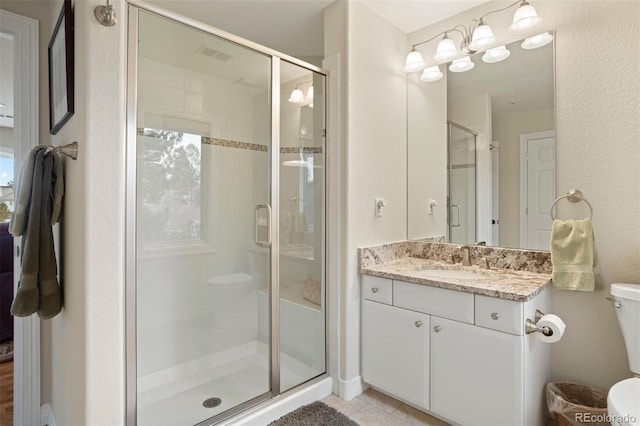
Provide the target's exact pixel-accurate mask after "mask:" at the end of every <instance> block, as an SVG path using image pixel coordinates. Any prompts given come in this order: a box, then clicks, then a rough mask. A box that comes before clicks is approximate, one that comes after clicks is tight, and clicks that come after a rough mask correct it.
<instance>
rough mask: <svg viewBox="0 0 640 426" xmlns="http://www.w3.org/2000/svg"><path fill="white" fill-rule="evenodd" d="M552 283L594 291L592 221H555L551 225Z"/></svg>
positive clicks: (560, 286) (564, 288) (557, 285)
mask: <svg viewBox="0 0 640 426" xmlns="http://www.w3.org/2000/svg"><path fill="white" fill-rule="evenodd" d="M551 264H552V265H553V286H554V287H555V288H559V289H563V290H578V291H593V290H594V277H593V228H592V226H591V220H589V219H583V220H555V221H554V222H553V226H552V228H551Z"/></svg>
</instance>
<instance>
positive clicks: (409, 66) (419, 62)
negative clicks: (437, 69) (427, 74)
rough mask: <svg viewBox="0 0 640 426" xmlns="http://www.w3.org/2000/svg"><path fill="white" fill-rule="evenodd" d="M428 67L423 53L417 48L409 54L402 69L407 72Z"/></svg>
mask: <svg viewBox="0 0 640 426" xmlns="http://www.w3.org/2000/svg"><path fill="white" fill-rule="evenodd" d="M426 67H427V64H426V63H425V62H424V59H423V58H422V55H421V54H420V52H418V51H417V50H412V51H411V52H409V54H408V55H407V61H406V62H405V64H404V67H403V68H402V71H404V72H406V73H411V72H418V71H422V70H423V69H425V68H426Z"/></svg>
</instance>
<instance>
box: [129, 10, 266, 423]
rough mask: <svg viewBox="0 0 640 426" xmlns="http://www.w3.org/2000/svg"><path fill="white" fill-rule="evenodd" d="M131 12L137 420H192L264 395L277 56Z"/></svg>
mask: <svg viewBox="0 0 640 426" xmlns="http://www.w3.org/2000/svg"><path fill="white" fill-rule="evenodd" d="M131 10H132V12H131V15H130V16H131V19H132V20H133V21H134V23H137V26H138V28H137V29H138V44H137V46H136V47H134V49H137V57H136V61H137V80H136V84H137V102H136V104H137V111H136V120H135V121H136V127H137V139H136V153H135V157H136V158H137V161H136V165H135V170H136V173H135V175H136V200H135V206H136V234H135V238H136V241H135V247H136V252H135V255H136V261H135V269H136V271H135V275H136V280H135V282H136V287H135V289H136V295H135V298H136V318H135V324H136V360H137V361H136V363H137V364H136V390H137V392H136V393H137V395H136V397H137V399H136V401H137V402H136V406H137V420H136V421H137V424H138V425H165V424H166V425H176V424H184V425H186V424H197V423H200V422H203V421H205V420H206V419H209V418H211V417H214V416H217V415H221V414H222V413H225V414H223V415H227V414H232V413H233V412H235V411H237V410H239V409H241V408H243V407H246V406H247V405H250V404H252V403H255V402H257V401H259V400H262V399H266V398H268V397H269V396H270V391H271V382H270V377H271V362H270V339H271V336H270V330H269V323H270V315H271V311H270V308H269V306H270V305H269V303H268V298H267V297H265V295H268V294H269V291H270V274H271V272H270V266H269V265H270V261H269V260H270V256H271V248H270V241H269V240H270V238H271V233H270V232H269V229H270V219H271V215H270V207H269V203H270V199H271V191H270V185H269V182H270V179H271V177H270V176H271V172H270V151H271V94H270V90H269V89H270V85H271V61H272V60H271V57H270V56H268V55H264V54H262V53H259V52H257V51H255V50H252V49H249V48H247V47H244V46H241V45H239V44H236V43H233V42H230V41H228V40H226V39H222V38H219V37H216V36H214V35H212V34H210V33H207V32H204V31H200V30H197V29H195V28H193V27H189V26H187V25H184V24H181V23H179V22H176V21H173V20H171V19H168V18H165V17H162V16H160V15H156V14H154V13H152V12H148V11H145V10H142V9H137V8H132V9H131ZM134 25H135V24H134Z"/></svg>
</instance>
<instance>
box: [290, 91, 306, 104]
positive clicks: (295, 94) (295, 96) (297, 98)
mask: <svg viewBox="0 0 640 426" xmlns="http://www.w3.org/2000/svg"><path fill="white" fill-rule="evenodd" d="M289 102H291V103H293V104H303V103H304V93H302V90H300V89H293V91H292V92H291V96H289Z"/></svg>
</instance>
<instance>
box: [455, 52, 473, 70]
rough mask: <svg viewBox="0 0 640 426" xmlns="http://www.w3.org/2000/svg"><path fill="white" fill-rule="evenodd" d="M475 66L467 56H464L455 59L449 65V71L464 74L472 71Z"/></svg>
mask: <svg viewBox="0 0 640 426" xmlns="http://www.w3.org/2000/svg"><path fill="white" fill-rule="evenodd" d="M475 66H476V64H474V63H473V62H471V58H470V57H469V56H465V57H463V58H459V59H456V60H455V61H453V62H452V63H451V65H449V71H451V72H465V71H469V70H470V69H473V67H475Z"/></svg>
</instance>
